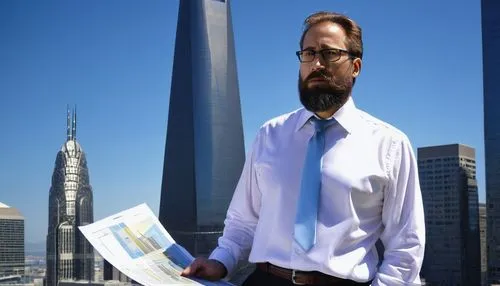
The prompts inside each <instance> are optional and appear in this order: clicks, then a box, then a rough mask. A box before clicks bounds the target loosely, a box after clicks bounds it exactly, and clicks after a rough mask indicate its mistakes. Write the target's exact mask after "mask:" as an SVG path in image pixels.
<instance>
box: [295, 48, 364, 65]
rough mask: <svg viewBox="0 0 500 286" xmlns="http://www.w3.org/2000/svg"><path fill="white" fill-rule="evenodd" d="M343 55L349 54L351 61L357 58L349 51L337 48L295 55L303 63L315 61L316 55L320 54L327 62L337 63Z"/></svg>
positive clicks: (301, 52)
mask: <svg viewBox="0 0 500 286" xmlns="http://www.w3.org/2000/svg"><path fill="white" fill-rule="evenodd" d="M342 53H345V54H347V55H348V56H349V57H350V58H351V59H353V58H355V56H353V55H351V54H350V53H349V51H346V50H342V49H335V48H330V49H322V50H319V51H315V50H302V51H297V52H296V53H295V54H296V55H297V57H298V58H299V61H300V62H301V63H310V62H312V61H314V59H315V58H316V55H318V54H321V57H322V58H323V59H324V60H325V61H327V62H336V61H338V60H339V59H340V57H341V56H342Z"/></svg>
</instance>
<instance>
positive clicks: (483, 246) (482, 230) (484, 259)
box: [479, 203, 488, 285]
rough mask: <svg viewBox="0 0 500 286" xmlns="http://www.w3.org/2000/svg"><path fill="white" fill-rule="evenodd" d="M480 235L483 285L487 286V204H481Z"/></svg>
mask: <svg viewBox="0 0 500 286" xmlns="http://www.w3.org/2000/svg"><path fill="white" fill-rule="evenodd" d="M479 233H480V239H481V285H488V284H486V281H487V273H488V271H487V270H488V262H487V261H488V260H487V258H488V255H487V251H486V249H487V248H486V246H487V243H486V233H487V229H486V204H481V203H480V204H479Z"/></svg>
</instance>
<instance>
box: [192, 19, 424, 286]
mask: <svg viewBox="0 0 500 286" xmlns="http://www.w3.org/2000/svg"><path fill="white" fill-rule="evenodd" d="M300 48H301V49H300V51H298V52H297V56H298V58H299V61H300V72H299V83H298V87H299V94H300V101H301V103H302V104H303V105H304V108H302V109H299V110H296V111H294V112H291V113H289V114H285V115H282V116H279V117H277V118H274V119H272V120H270V121H268V122H267V123H265V124H264V125H263V126H262V128H261V129H260V131H259V132H258V134H257V137H256V139H255V141H254V144H253V146H252V150H251V153H250V154H249V156H248V158H247V161H246V163H245V166H244V169H243V173H242V175H241V178H240V181H239V183H238V186H237V187H236V190H235V193H234V196H233V199H232V201H231V204H230V206H229V209H228V212H227V218H226V220H225V228H224V233H223V236H222V237H221V238H220V239H219V245H218V247H217V248H216V249H215V250H214V251H213V252H212V254H211V255H210V258H209V259H206V258H197V259H196V260H195V261H194V262H193V263H192V264H191V265H190V266H189V267H187V268H186V269H185V270H184V272H183V275H185V276H190V275H194V276H198V277H201V278H205V279H209V280H218V279H221V278H224V277H226V276H228V275H230V274H231V273H232V272H233V270H234V268H235V265H236V264H237V262H238V261H239V260H240V259H246V258H247V257H248V259H249V261H250V262H253V263H256V264H257V268H256V271H255V272H254V273H252V274H251V275H250V276H249V277H248V278H247V280H246V281H245V282H244V284H243V285H247V286H253V285H294V284H302V285H304V284H306V285H370V283H371V285H419V284H420V278H419V272H420V268H421V265H422V260H423V254H424V244H425V227H424V213H423V205H422V198H421V192H420V187H419V181H418V170H417V163H416V160H415V156H414V154H413V150H412V147H411V145H410V142H409V140H408V138H407V137H406V135H405V134H403V133H402V132H400V131H399V130H397V129H396V128H394V127H392V126H390V125H389V124H387V123H384V122H382V121H380V120H378V119H376V118H374V117H372V116H370V115H368V114H367V113H365V112H363V111H361V110H359V109H357V108H356V107H355V105H354V101H353V99H352V97H351V91H352V87H353V85H354V83H355V79H356V78H357V76H358V75H359V74H360V71H361V65H362V55H363V46H362V37H361V29H360V28H359V26H358V25H357V24H356V23H355V22H354V21H352V20H351V19H349V18H347V17H346V16H344V15H341V14H337V13H329V12H319V13H315V14H313V15H311V16H309V17H308V18H307V19H306V20H305V29H304V32H303V35H302V38H301V41H300ZM379 240H380V241H381V242H382V244H383V246H384V252H383V255H382V257H379V255H378V252H377V248H376V243H377V241H379Z"/></svg>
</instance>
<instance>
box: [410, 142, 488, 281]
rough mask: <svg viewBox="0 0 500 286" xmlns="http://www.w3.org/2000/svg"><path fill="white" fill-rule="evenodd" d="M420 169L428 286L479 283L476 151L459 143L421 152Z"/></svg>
mask: <svg viewBox="0 0 500 286" xmlns="http://www.w3.org/2000/svg"><path fill="white" fill-rule="evenodd" d="M418 170H419V178H420V187H421V189H422V198H423V202H424V209H425V225H426V247H425V256H424V263H423V265H422V273H421V274H422V276H423V277H424V278H425V281H426V282H427V283H429V284H430V285H464V286H468V285H480V283H481V248H480V230H479V202H478V193H477V182H476V156H475V151H474V149H473V148H471V147H468V146H465V145H461V144H450V145H442V146H431V147H423V148H418Z"/></svg>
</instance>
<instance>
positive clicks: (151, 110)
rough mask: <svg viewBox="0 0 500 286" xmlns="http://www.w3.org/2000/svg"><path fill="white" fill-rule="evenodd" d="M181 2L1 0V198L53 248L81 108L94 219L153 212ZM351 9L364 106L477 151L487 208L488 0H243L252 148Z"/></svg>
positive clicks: (243, 89)
mask: <svg viewBox="0 0 500 286" xmlns="http://www.w3.org/2000/svg"><path fill="white" fill-rule="evenodd" d="M178 7H179V0H168V1H167V0H158V1H149V0H148V1H129V0H119V1H118V0H114V1H111V0H105V1H36V0H21V1H16V0H5V1H0V96H1V101H0V103H1V104H0V132H1V133H0V134H1V137H0V138H1V140H0V202H3V203H6V204H8V205H11V206H14V207H16V208H18V209H19V210H20V211H21V212H22V213H23V215H24V216H25V219H26V221H25V224H26V240H27V241H28V242H39V241H43V240H45V235H46V232H47V216H48V214H47V209H48V196H49V188H50V183H51V174H52V171H53V168H54V161H55V157H56V154H57V152H58V151H59V150H60V148H61V146H62V144H63V143H64V141H65V138H66V105H67V104H70V105H71V106H73V105H75V104H76V105H77V108H78V129H77V138H78V140H79V142H80V144H81V145H82V147H83V149H84V151H85V152H86V153H87V161H88V167H89V169H90V180H91V185H92V187H93V191H94V213H95V219H100V218H103V217H105V216H108V215H111V214H113V213H115V212H118V211H120V210H123V209H126V208H129V207H132V206H135V205H137V204H139V203H142V202H146V203H147V204H148V205H149V206H150V207H151V208H152V209H153V211H154V212H155V213H157V212H158V207H159V199H160V185H161V174H162V167H163V154H164V144H165V137H166V126H167V116H168V105H169V94H170V79H171V73H172V60H173V48H174V41H175V31H176V24H177V12H178ZM318 10H332V11H337V12H342V13H345V14H347V15H348V16H350V17H352V18H353V19H355V20H356V21H357V22H358V23H359V24H360V25H361V27H362V28H363V33H364V35H363V36H364V48H365V53H364V61H363V69H362V72H361V75H360V77H359V79H358V80H357V81H356V86H355V88H354V91H353V98H354V100H355V103H356V105H357V106H358V107H359V108H361V109H363V110H366V111H368V112H369V113H371V114H373V115H374V116H376V117H378V118H380V119H382V120H384V121H387V122H389V123H390V124H392V125H394V126H396V127H398V128H399V129H400V130H402V131H403V132H405V133H406V134H407V135H408V137H409V138H410V140H411V142H412V145H413V147H414V148H415V150H416V148H417V147H423V146H430V145H440V144H450V143H462V144H466V145H469V146H471V147H474V148H475V149H476V159H477V171H478V184H479V194H480V195H479V197H480V201H484V198H485V195H484V191H485V190H484V188H485V182H484V173H485V172H484V143H483V107H482V103H483V99H482V63H481V61H482V53H481V23H480V1H472V0H462V1H460V5H458V3H457V2H456V1H452V0H441V1H432V0H420V1H400V0H384V1H368V0H365V1H361V0H359V1H358V0H339V1H332V0H317V1H316V0H314V1H297V0H273V1H269V0H254V1H244V0H235V1H233V2H232V15H233V26H234V33H235V46H236V55H237V66H238V77H239V83H240V97H241V103H242V106H241V108H242V114H243V125H244V135H245V144H246V145H247V146H248V145H249V142H251V141H252V140H253V137H254V135H255V133H256V131H257V129H258V128H259V126H260V125H261V124H262V123H264V122H265V121H267V120H268V119H269V118H271V117H274V116H276V115H279V114H282V113H285V112H289V111H291V110H294V109H296V108H298V107H300V102H299V100H298V95H297V88H296V82H297V73H298V62H297V60H296V57H295V51H296V50H297V49H298V40H299V37H300V34H301V28H302V21H303V19H304V18H305V17H306V16H307V15H309V14H311V13H313V12H315V11H318Z"/></svg>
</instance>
